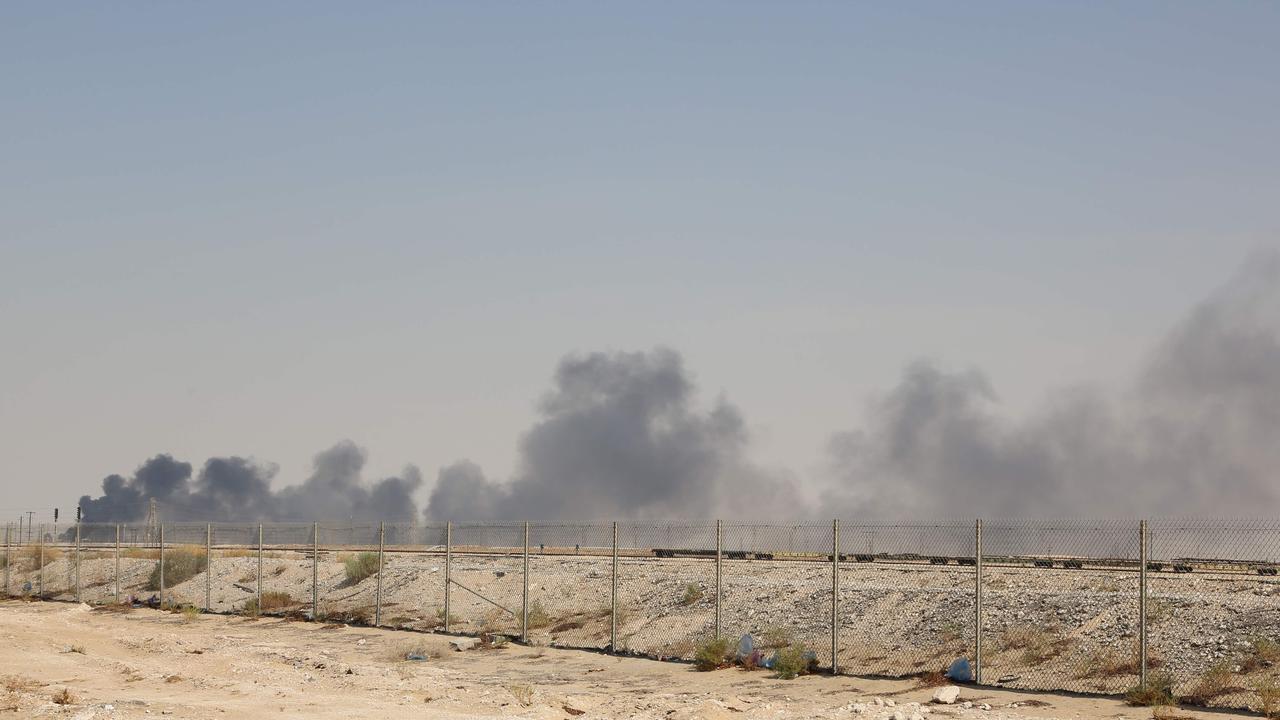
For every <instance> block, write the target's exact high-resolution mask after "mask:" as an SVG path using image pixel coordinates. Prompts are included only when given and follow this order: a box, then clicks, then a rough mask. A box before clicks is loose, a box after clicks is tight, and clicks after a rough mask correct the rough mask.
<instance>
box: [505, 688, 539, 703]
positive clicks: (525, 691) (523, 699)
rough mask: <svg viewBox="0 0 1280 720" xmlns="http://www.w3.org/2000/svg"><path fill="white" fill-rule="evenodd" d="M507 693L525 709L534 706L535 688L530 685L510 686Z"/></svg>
mask: <svg viewBox="0 0 1280 720" xmlns="http://www.w3.org/2000/svg"><path fill="white" fill-rule="evenodd" d="M507 692H510V693H511V697H513V698H515V699H516V702H518V703H520V705H522V706H523V707H529V706H530V705H532V704H533V688H532V687H530V686H528V685H508V686H507Z"/></svg>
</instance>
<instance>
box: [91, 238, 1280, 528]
mask: <svg viewBox="0 0 1280 720" xmlns="http://www.w3.org/2000/svg"><path fill="white" fill-rule="evenodd" d="M537 409H538V417H537V419H536V421H535V422H534V424H533V426H532V427H530V428H529V430H527V431H526V432H525V433H524V435H523V437H522V438H521V439H520V443H519V451H520V458H521V460H520V467H519V469H518V470H517V472H516V473H515V475H514V476H513V477H512V478H510V479H509V480H500V479H494V478H489V477H487V476H486V475H485V473H484V471H483V470H482V468H481V466H479V465H478V464H476V463H474V462H472V461H470V460H459V461H458V462H456V463H454V464H452V465H449V466H446V467H444V468H441V469H440V471H439V473H438V476H437V478H436V481H435V483H434V484H432V485H431V486H430V488H429V493H428V495H427V498H426V503H425V507H424V509H423V514H424V515H423V516H424V517H426V518H427V519H434V520H445V519H452V520H535V521H536V520H604V519H611V518H616V519H639V518H669V519H704V518H711V517H724V518H750V519H760V518H765V517H770V518H777V519H783V518H812V517H827V516H844V517H866V516H872V515H874V516H881V517H897V518H904V517H913V518H925V517H929V518H935V517H943V516H948V517H951V516H957V515H960V516H979V515H987V516H1063V515H1073V516H1074V515H1108V516H1114V515H1125V514H1137V513H1142V514H1152V513H1155V514H1182V515H1196V514H1215V515H1220V514H1241V515H1251V514H1256V513H1264V514H1265V513H1268V512H1274V511H1275V509H1277V508H1280V483H1278V482H1277V478H1276V472H1275V469H1276V468H1280V253H1278V252H1275V251H1267V252H1258V253H1257V254H1255V255H1254V256H1253V257H1251V258H1250V259H1249V261H1248V262H1247V263H1246V264H1245V265H1244V266H1243V267H1242V268H1241V270H1240V271H1239V272H1238V273H1237V274H1236V275H1235V276H1234V277H1233V278H1231V279H1230V281H1229V282H1228V283H1226V284H1225V285H1224V286H1223V287H1222V288H1220V289H1219V290H1218V291H1216V292H1215V293H1213V294H1212V295H1211V296H1210V297H1209V298H1207V299H1206V300H1204V301H1203V302H1201V303H1199V304H1197V305H1195V306H1194V307H1192V308H1191V310H1190V311H1189V312H1188V313H1187V314H1186V316H1185V317H1184V318H1183V319H1182V320H1181V321H1180V322H1179V323H1177V324H1176V325H1175V326H1174V327H1173V328H1172V329H1171V330H1170V332H1168V334H1167V335H1166V336H1165V337H1164V338H1163V340H1161V341H1160V342H1159V343H1158V345H1157V346H1156V347H1155V348H1153V350H1152V351H1151V352H1150V354H1149V356H1148V359H1147V362H1146V365H1145V368H1144V370H1143V371H1142V372H1141V374H1140V375H1139V377H1138V378H1137V379H1136V381H1135V382H1134V383H1133V384H1132V386H1131V387H1129V388H1128V389H1127V390H1125V391H1124V392H1123V393H1121V394H1119V395H1114V396H1113V395H1109V394H1106V393H1103V392H1100V391H1099V390H1097V389H1095V388H1090V387H1088V386H1075V387H1069V388H1068V389H1064V390H1061V391H1059V392H1058V393H1057V394H1055V395H1053V396H1051V397H1050V399H1049V401H1047V402H1045V403H1044V404H1043V405H1041V406H1040V407H1039V408H1038V409H1036V410H1035V411H1034V412H1032V413H1030V414H1028V415H1027V416H1026V417H1024V418H1011V417H1007V416H1005V415H1002V414H1001V413H1000V411H999V403H998V393H997V392H996V390H995V387H994V384H993V383H992V381H991V380H990V379H989V378H987V377H986V375H984V373H982V372H981V371H980V370H977V369H969V370H964V371H958V372H957V371H950V370H946V369H943V368H940V367H938V366H937V365H935V364H933V363H930V362H927V361H917V362H914V363H912V364H910V365H909V366H908V367H907V368H906V369H905V370H904V372H903V375H902V379H901V381H900V382H899V383H898V385H897V386H895V387H894V388H892V389H891V390H889V391H888V392H886V393H884V394H883V395H882V396H880V397H879V398H878V399H876V400H874V401H873V402H871V403H870V405H869V408H868V411H867V413H866V420H865V422H864V423H863V425H862V427H860V428H858V429H856V430H852V431H844V432H837V433H835V434H833V436H832V438H831V440H830V443H829V454H828V457H827V459H826V469H825V473H824V476H823V477H818V478H811V479H809V480H808V481H807V482H803V483H802V482H801V481H800V480H798V479H797V477H796V476H795V475H794V474H793V473H791V472H788V471H784V470H777V469H768V468H764V467H761V466H760V465H759V464H757V463H755V462H754V461H753V460H752V459H751V454H750V444H751V438H750V435H749V433H748V430H747V428H748V423H747V422H746V421H745V419H744V416H743V413H742V411H741V410H740V409H739V408H737V407H736V406H735V405H733V404H732V403H731V402H729V400H728V399H726V398H724V397H720V398H718V399H716V400H715V401H714V402H712V403H711V404H710V405H709V406H706V407H703V406H702V405H701V404H700V399H699V397H698V393H697V387H696V383H695V382H694V380H693V379H692V377H691V375H690V374H689V372H688V371H687V369H686V368H685V365H684V362H683V360H682V358H681V356H680V354H679V353H677V352H676V351H675V350H672V349H668V348H658V349H655V350H652V351H647V352H614V353H590V354H586V355H570V356H567V357H565V358H564V359H563V360H562V361H561V362H560V364H559V365H558V367H557V368H556V371H555V373H554V376H553V379H552V386H551V389H550V390H549V391H548V392H547V393H546V394H545V396H544V397H543V398H542V399H541V401H540V402H539V403H538V406H537ZM365 461H366V453H365V452H364V451H363V450H361V449H360V448H359V447H357V446H356V445H355V444H354V443H353V442H351V441H349V440H344V441H342V442H339V443H338V444H336V445H335V446H333V447H332V448H330V449H328V450H325V451H323V452H321V453H319V454H317V455H316V457H315V459H314V463H313V472H312V474H311V475H310V476H309V477H308V478H307V479H306V480H305V481H304V482H303V483H301V484H300V485H290V486H286V487H283V488H280V489H273V488H272V486H271V485H272V481H273V479H275V476H276V473H277V470H276V467H275V466H274V465H270V464H264V463H260V462H257V461H254V460H252V459H248V458H242V457H215V458H210V459H209V460H207V461H206V462H205V463H204V465H203V466H202V467H201V468H200V469H199V471H198V472H195V471H194V468H193V466H192V465H190V464H189V463H186V462H183V461H180V460H176V459H174V458H173V457H171V456H169V455H166V454H160V455H157V456H155V457H153V458H151V459H149V460H147V461H146V462H145V463H143V464H142V465H141V466H140V467H139V468H138V469H137V470H136V471H135V472H134V474H133V475H132V476H131V477H129V478H125V477H123V476H120V475H111V476H108V477H107V478H106V479H105V480H103V481H102V489H103V493H102V495H101V496H99V497H97V498H93V497H89V496H86V497H85V498H83V499H82V501H81V504H82V506H83V507H84V511H85V520H86V521H90V522H93V521H131V520H132V521H136V520H139V519H141V518H142V517H143V516H144V515H145V512H146V501H147V499H148V498H156V499H157V501H158V502H159V503H161V505H162V507H164V508H165V511H166V513H171V514H173V515H177V516H181V519H199V520H206V519H207V520H246V521H248V520H311V519H320V520H340V519H348V518H350V519H356V520H389V521H392V520H408V519H413V518H417V517H418V506H417V504H416V501H415V495H416V493H417V492H418V491H419V490H420V489H423V488H424V487H425V486H426V483H425V482H424V480H423V478H422V475H421V473H420V472H419V471H418V470H417V468H416V467H414V466H412V465H410V466H408V467H406V469H405V470H404V472H402V473H400V474H399V475H397V476H394V477H387V478H383V479H380V480H376V481H372V482H370V481H366V480H364V479H363V478H362V476H361V473H362V469H363V467H364V464H365ZM172 519H179V518H172Z"/></svg>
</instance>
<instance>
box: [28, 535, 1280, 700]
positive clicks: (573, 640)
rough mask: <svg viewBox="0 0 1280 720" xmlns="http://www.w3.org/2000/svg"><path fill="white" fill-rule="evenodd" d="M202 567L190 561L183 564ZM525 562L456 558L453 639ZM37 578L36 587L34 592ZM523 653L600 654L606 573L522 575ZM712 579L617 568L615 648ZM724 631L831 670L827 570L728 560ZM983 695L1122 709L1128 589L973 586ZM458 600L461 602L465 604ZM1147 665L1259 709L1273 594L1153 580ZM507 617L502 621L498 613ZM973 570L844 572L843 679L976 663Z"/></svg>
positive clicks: (501, 594) (401, 573) (656, 633)
mask: <svg viewBox="0 0 1280 720" xmlns="http://www.w3.org/2000/svg"><path fill="white" fill-rule="evenodd" d="M196 551H197V552H202V548H197V549H196ZM148 553H151V554H154V551H133V550H131V551H129V552H128V553H126V554H125V556H124V557H122V558H121V560H120V585H121V591H122V595H123V596H125V597H127V596H129V595H134V596H136V597H138V598H142V599H145V598H147V597H149V596H151V595H154V592H152V591H148V590H146V589H145V588H146V583H147V579H148V576H149V575H150V574H151V572H152V570H153V569H154V568H155V566H156V562H155V560H154V557H149V556H148ZM352 554H353V553H352V552H350V551H338V552H334V551H325V552H322V553H321V558H320V561H319V563H318V565H317V568H316V574H317V578H318V581H319V595H320V616H321V617H325V616H332V617H337V618H341V619H344V620H354V619H358V620H361V621H363V622H364V623H365V624H370V623H372V621H373V607H374V604H375V598H376V597H377V594H378V581H377V578H376V577H370V578H366V579H364V580H362V581H360V582H356V583H350V582H347V581H346V578H345V576H344V569H343V560H344V558H348V557H350V556H351V555H352ZM443 560H444V558H443V557H442V556H440V555H436V554H425V553H423V554H410V553H388V554H387V556H386V561H385V567H384V570H383V573H382V590H381V594H382V606H383V612H382V618H381V621H382V624H383V625H384V626H392V627H401V628H412V629H418V630H428V629H432V628H435V627H436V626H438V625H439V624H441V620H442V617H443V604H444V562H443ZM70 561H71V553H70V552H69V551H68V550H66V549H65V548H64V549H63V551H62V552H61V554H60V555H59V557H58V558H57V559H56V560H53V561H52V562H50V563H49V565H48V566H47V567H46V568H45V570H44V573H43V574H42V573H40V572H39V571H35V570H34V569H33V563H32V562H30V560H29V559H28V560H16V561H15V562H14V564H13V567H12V569H11V570H12V572H11V576H12V577H11V585H10V590H11V591H15V592H16V591H19V590H20V589H21V586H22V584H24V583H28V582H30V583H32V585H33V587H35V588H37V589H38V588H39V586H40V584H41V583H43V587H44V590H45V593H46V596H48V597H53V598H57V599H62V600H71V599H73V598H74V593H73V592H72V591H71V588H73V587H74V578H75V574H74V567H73V564H72V563H71V562H70ZM257 569H258V562H257V558H256V553H254V552H251V551H249V550H245V549H239V550H218V551H215V554H214V560H213V569H212V572H208V573H206V572H200V573H197V574H196V575H195V576H193V577H191V578H190V579H188V580H185V581H183V582H180V583H177V584H170V586H169V591H168V595H167V596H166V599H167V600H169V601H172V602H176V603H191V604H195V605H197V606H202V605H203V604H204V600H205V587H206V581H207V582H208V585H209V588H210V597H209V599H210V605H211V608H212V609H213V610H214V611H216V612H223V613H236V612H240V610H241V609H242V608H243V607H244V604H245V603H246V602H247V601H249V600H250V599H252V598H253V597H254V590H255V587H256V583H257ZM262 571H263V577H262V587H263V590H264V592H271V593H276V594H278V595H279V596H281V597H283V598H284V599H285V602H284V603H283V604H282V605H280V606H279V607H277V608H276V610H275V611H276V612H295V613H298V614H303V615H306V614H309V613H310V612H311V607H310V601H311V593H312V563H311V560H310V558H309V557H306V556H305V555H304V554H303V553H300V552H290V551H276V550H269V551H268V553H267V555H266V557H265V559H264V561H263V565H262ZM522 571H523V563H522V559H521V558H520V557H519V556H510V555H508V556H501V555H477V554H463V553H459V554H455V556H454V561H453V568H452V573H453V575H452V577H453V579H454V581H455V582H456V583H457V584H458V586H457V587H455V588H454V590H453V591H452V593H451V615H453V616H454V618H455V620H454V624H453V630H455V631H457V632H464V633H471V634H475V633H478V632H480V631H481V630H483V629H488V630H491V631H495V632H501V633H518V631H519V622H518V612H519V609H520V607H521V593H522V586H523V572H522ZM42 575H43V577H41V576H42ZM529 575H530V583H529V585H530V588H529V593H530V602H531V604H532V605H533V606H534V608H535V609H536V611H537V612H536V613H534V615H535V616H536V617H531V620H534V622H532V623H531V628H530V629H531V632H530V637H531V639H532V640H534V641H535V642H537V643H539V644H544V645H559V646H568V647H588V648H601V649H602V648H605V647H607V645H608V644H609V629H610V620H611V618H610V616H609V598H610V588H611V562H610V560H609V558H607V557H600V556H590V555H583V556H573V555H547V556H533V557H531V558H530V572H529ZM714 579H715V576H714V563H712V562H710V561H707V560H697V559H667V560H661V561H658V560H655V559H652V558H648V559H641V558H624V559H622V561H621V562H620V566H619V603H620V615H619V618H618V631H619V647H620V648H621V649H623V650H625V651H627V652H630V653H636V654H643V655H647V656H650V657H674V658H683V659H689V658H691V657H692V655H693V651H694V649H695V647H696V646H697V645H698V644H699V643H701V642H704V641H705V640H707V639H709V638H710V637H711V635H712V634H713V633H714V617H715V613H714ZM80 580H81V586H82V598H83V599H84V601H85V602H87V603H91V604H97V603H103V602H110V601H111V600H113V598H114V585H115V562H114V558H113V557H112V556H111V554H110V553H108V552H103V551H102V550H100V549H97V550H93V551H88V552H86V553H85V554H84V557H83V559H82V563H81V568H80ZM723 582H724V606H723V625H722V627H723V631H724V633H725V634H726V635H728V636H730V637H732V638H736V637H738V636H740V635H741V634H743V633H747V632H750V633H754V634H756V635H757V637H759V636H760V634H761V633H764V632H767V631H768V630H769V629H770V628H775V629H776V628H782V629H785V631H786V632H787V633H789V634H790V635H791V637H792V638H794V639H795V640H796V641H798V642H800V643H802V644H803V645H804V646H805V647H807V648H809V649H812V650H814V651H815V652H816V653H817V655H818V659H819V662H820V663H821V664H822V665H823V666H829V665H830V662H831V652H830V635H829V633H830V627H829V618H830V603H831V584H830V582H831V581H830V566H829V565H826V564H825V563H815V562H785V561H735V562H726V563H725V567H724V581H723ZM985 588H986V589H985V604H984V607H985V613H984V632H985V633H986V636H985V638H986V641H985V643H984V647H985V648H986V650H985V652H984V659H985V669H986V674H985V679H986V680H987V682H989V683H994V684H999V685H1002V686H1004V687H1007V688H1016V689H1022V690H1050V691H1056V690H1063V689H1066V690H1074V691H1083V692H1101V693H1120V692H1123V691H1124V690H1126V689H1127V688H1129V687H1131V686H1133V685H1134V684H1136V682H1137V675H1136V663H1135V662H1133V658H1134V655H1135V650H1136V630H1137V610H1138V607H1137V601H1136V597H1137V577H1136V575H1135V574H1133V573H1113V572H1106V571H1095V570H1082V571H1061V570H1053V571H1041V570H1036V569H1031V568H1017V569H1015V568H995V567H993V568H988V570H987V573H986V583H985ZM471 591H475V592H474V593H473V592H471ZM1151 596H1152V602H1151V605H1150V606H1149V607H1150V611H1151V612H1150V619H1151V633H1152V634H1151V653H1152V658H1153V665H1155V666H1157V667H1158V668H1159V669H1160V670H1161V671H1162V672H1164V671H1168V672H1170V673H1172V675H1173V677H1174V679H1175V681H1176V690H1177V692H1178V693H1179V694H1186V693H1190V692H1192V691H1194V690H1195V689H1196V687H1197V683H1198V682H1199V681H1200V679H1201V678H1202V677H1204V676H1205V675H1206V673H1207V672H1208V670H1209V669H1210V668H1211V667H1213V666H1214V665H1215V664H1217V663H1227V664H1228V666H1229V667H1231V668H1233V669H1234V672H1233V674H1232V676H1231V678H1230V682H1229V683H1228V685H1229V686H1230V687H1229V688H1227V689H1226V690H1225V691H1224V692H1222V693H1220V694H1219V695H1217V696H1216V697H1214V698H1213V699H1212V700H1211V703H1212V704H1214V705H1219V706H1233V707H1248V706H1254V707H1256V705H1257V698H1256V696H1255V693H1253V692H1252V691H1251V690H1250V688H1252V687H1253V685H1254V684H1256V683H1257V682H1258V681H1259V680H1260V679H1261V678H1263V677H1264V676H1276V675H1277V671H1280V667H1276V666H1275V664H1274V663H1273V662H1271V661H1268V662H1267V663H1265V664H1259V669H1257V670H1254V671H1252V672H1241V670H1242V668H1241V665H1242V664H1243V663H1244V661H1245V659H1246V658H1247V657H1248V656H1249V654H1250V647H1251V643H1253V642H1254V641H1255V640H1256V639H1257V638H1275V637H1277V636H1280V604H1278V603H1277V602H1276V600H1277V597H1280V579H1276V578H1262V577H1253V576H1241V575H1215V574H1210V573H1203V574H1201V573H1197V574H1195V575H1168V574H1165V575H1156V576H1154V577H1153V578H1152V579H1151ZM502 608H505V609H506V610H503V609H502ZM973 612H974V610H973V570H972V568H964V567H958V566H954V565H950V566H944V567H933V566H930V565H904V564H890V563H883V564H882V563H875V564H867V565H864V564H857V563H846V564H844V565H843V566H842V569H841V593H840V625H841V632H840V639H841V647H840V666H841V668H842V669H844V670H845V671H847V672H850V673H853V674H858V675H888V676H907V675H914V674H919V673H923V672H930V671H936V670H940V669H942V668H944V667H945V666H946V665H947V664H948V663H949V662H950V661H951V660H953V659H954V658H956V657H960V656H966V655H970V654H971V648H972V646H973V620H972V618H973Z"/></svg>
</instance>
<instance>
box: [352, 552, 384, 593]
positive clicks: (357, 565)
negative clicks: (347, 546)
mask: <svg viewBox="0 0 1280 720" xmlns="http://www.w3.org/2000/svg"><path fill="white" fill-rule="evenodd" d="M343 567H344V568H345V569H346V573H347V583H348V584H352V585H354V584H355V583H358V582H360V581H361V580H364V579H366V578H371V577H373V576H374V575H377V574H378V553H371V552H362V553H360V554H359V555H355V556H353V557H349V558H347V559H346V562H344V563H343Z"/></svg>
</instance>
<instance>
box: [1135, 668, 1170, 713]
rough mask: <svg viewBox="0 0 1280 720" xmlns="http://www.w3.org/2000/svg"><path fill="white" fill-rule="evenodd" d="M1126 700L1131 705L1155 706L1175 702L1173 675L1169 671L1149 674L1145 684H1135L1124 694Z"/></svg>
mask: <svg viewBox="0 0 1280 720" xmlns="http://www.w3.org/2000/svg"><path fill="white" fill-rule="evenodd" d="M1124 701H1125V702H1127V703H1129V704H1130V705H1140V706H1145V707H1153V706H1156V705H1172V704H1173V676H1172V675H1169V674H1168V673H1154V674H1151V675H1148V676H1147V682H1146V684H1145V685H1134V686H1133V687H1131V688H1129V691H1128V692H1126V693H1125V694H1124Z"/></svg>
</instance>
